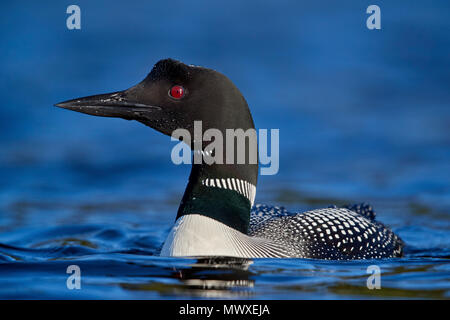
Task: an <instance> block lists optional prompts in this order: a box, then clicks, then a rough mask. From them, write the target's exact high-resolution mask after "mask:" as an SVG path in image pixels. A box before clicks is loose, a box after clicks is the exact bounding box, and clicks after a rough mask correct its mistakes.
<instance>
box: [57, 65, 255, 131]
mask: <svg viewBox="0 0 450 320" xmlns="http://www.w3.org/2000/svg"><path fill="white" fill-rule="evenodd" d="M56 106H57V107H61V108H64V109H69V110H73V111H78V112H82V113H86V114H89V115H94V116H102V117H117V118H123V119H127V120H137V121H139V122H142V123H143V124H145V125H147V126H149V127H151V128H153V129H156V130H158V131H160V132H162V133H164V134H166V135H169V136H170V135H172V133H173V131H174V130H176V129H186V130H188V131H189V132H190V134H191V136H193V135H194V132H193V125H194V121H202V129H203V130H204V131H205V130H207V129H210V128H214V129H219V130H221V131H223V130H225V129H237V128H241V129H244V130H247V129H249V128H254V125H253V120H252V116H251V114H250V111H249V108H248V105H247V102H246V101H245V99H244V97H243V96H242V94H241V93H240V91H239V89H238V88H237V87H236V86H235V85H234V84H233V82H231V80H230V79H228V78H227V77H226V76H225V75H223V74H221V73H219V72H217V71H215V70H212V69H207V68H203V67H198V66H193V65H186V64H184V63H182V62H180V61H176V60H173V59H165V60H160V61H159V62H157V63H156V64H155V66H154V67H153V69H152V70H151V72H150V73H149V74H148V75H147V77H146V78H145V79H144V80H143V81H141V82H140V83H138V84H137V85H135V86H133V87H131V88H129V89H126V90H123V91H118V92H113V93H107V94H99V95H93V96H88V97H82V98H77V99H73V100H68V101H64V102H61V103H58V104H56ZM224 133H225V132H224Z"/></svg>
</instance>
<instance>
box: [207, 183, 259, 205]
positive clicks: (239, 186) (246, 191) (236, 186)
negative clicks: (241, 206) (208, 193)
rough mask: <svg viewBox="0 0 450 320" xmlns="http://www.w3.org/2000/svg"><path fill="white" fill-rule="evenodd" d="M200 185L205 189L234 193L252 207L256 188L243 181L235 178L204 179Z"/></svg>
mask: <svg viewBox="0 0 450 320" xmlns="http://www.w3.org/2000/svg"><path fill="white" fill-rule="evenodd" d="M202 184H203V185H204V186H207V187H216V188H221V189H228V190H233V191H236V192H238V193H239V194H241V195H243V196H244V197H246V198H247V199H248V200H249V201H250V204H251V206H252V207H253V203H254V202H255V196H256V187H255V186H254V185H253V184H251V183H250V182H247V181H245V180H241V179H235V178H226V179H225V178H222V179H218V178H217V179H205V180H202Z"/></svg>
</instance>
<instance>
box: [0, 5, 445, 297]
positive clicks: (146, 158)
mask: <svg viewBox="0 0 450 320" xmlns="http://www.w3.org/2000/svg"><path fill="white" fill-rule="evenodd" d="M370 4H372V3H369V2H364V1H362V2H361V1H339V2H336V1H331V0H330V1H315V2H303V1H295V2H289V1H273V2H267V3H261V2H259V1H254V2H253V1H245V2H243V1H226V2H215V3H211V2H209V1H189V2H182V1H172V2H170V4H168V3H167V2H163V1H161V2H155V1H150V2H138V1H127V2H126V3H112V2H110V1H95V2H94V1H77V5H79V6H80V8H81V12H82V22H81V24H82V28H81V30H68V29H67V28H66V22H65V20H66V18H67V16H68V15H67V14H66V8H67V6H68V5H69V3H57V4H45V3H41V2H32V1H25V2H9V1H3V2H2V3H1V5H0V8H1V10H0V15H1V18H0V21H1V22H0V23H1V24H2V28H0V37H1V41H2V46H1V50H0V66H1V68H0V75H1V77H0V93H1V97H2V101H1V104H0V128H1V129H0V298H1V299H53V298H62V299H186V298H239V299H241V298H248V299H378V298H388V299H398V298H407V299H408V298H430V299H448V298H450V263H449V262H450V260H449V258H450V37H449V35H450V20H449V19H448V14H449V12H450V10H449V9H450V5H449V3H448V1H444V0H442V1H431V2H428V1H395V2H393V1H377V3H376V4H377V5H379V6H380V8H381V12H382V13H381V16H382V29H381V30H373V31H372V30H368V29H367V28H366V24H365V20H366V18H367V17H368V15H367V14H366V13H365V10H366V8H367V6H368V5H370ZM166 57H172V58H176V59H179V60H182V61H184V62H186V63H189V64H195V65H203V66H207V67H210V68H213V69H216V70H218V71H220V72H222V73H224V74H226V75H227V76H228V77H229V78H230V79H231V80H232V81H233V82H234V83H235V84H236V85H237V87H238V88H239V89H240V90H241V91H242V93H243V94H244V96H245V97H246V99H247V101H248V103H249V105H250V108H251V111H252V114H253V118H254V120H255V124H256V126H257V128H267V129H271V128H277V129H280V170H279V173H278V174H276V175H273V176H261V177H260V178H259V181H258V192H257V194H256V202H257V203H266V204H272V205H280V206H285V207H287V208H288V209H289V210H291V211H298V212H300V211H304V210H309V209H313V208H320V207H326V206H328V205H330V204H336V205H341V204H346V203H358V202H368V203H371V204H372V205H373V206H374V208H375V210H376V212H377V219H378V220H379V221H382V222H383V223H385V224H387V225H389V226H391V227H392V229H393V230H394V231H395V232H396V233H397V234H398V235H399V236H400V237H401V238H402V239H403V240H404V241H405V243H406V248H405V257H403V258H399V259H385V260H371V261H348V262H341V261H339V262H337V261H319V260H309V259H253V260H251V261H248V260H242V259H233V260H224V259H220V258H217V259H210V260H205V259H179V258H162V257H159V256H158V255H157V253H158V250H159V248H160V246H161V244H162V243H163V241H164V239H165V237H166V236H167V234H168V231H169V229H170V227H171V225H172V224H173V222H174V219H175V216H176V210H177V208H178V204H179V201H180V199H181V197H182V194H183V191H184V188H185V186H186V183H187V178H188V175H189V171H190V168H189V167H188V166H186V165H181V166H176V165H174V164H173V163H172V162H171V159H170V152H171V149H172V147H173V146H174V142H171V141H170V138H169V137H166V136H163V135H161V134H159V133H157V132H155V131H153V130H151V129H149V128H147V127H145V126H143V125H141V124H139V123H137V122H133V121H124V120H120V119H109V118H96V117H90V116H86V115H82V114H77V113H74V112H69V111H66V110H61V109H57V108H55V107H53V104H54V103H57V102H60V101H63V100H67V99H71V98H75V97H80V96H86V95H91V94H96V93H102V92H112V91H117V90H122V89H125V88H127V87H130V86H132V85H134V84H136V83H137V82H139V81H141V80H142V79H143V78H144V77H145V76H146V74H147V73H148V72H149V71H150V69H151V67H152V66H153V64H154V63H155V62H157V61H158V60H159V59H161V58H166ZM70 265H77V266H79V267H80V269H81V279H82V280H81V285H82V288H81V290H69V289H68V288H67V286H66V280H67V278H68V276H69V275H68V274H67V273H66V270H67V267H68V266H70ZM370 265H377V266H379V267H380V269H381V289H380V290H369V289H368V288H367V286H366V281H367V278H368V276H369V274H368V273H367V267H368V266H370Z"/></svg>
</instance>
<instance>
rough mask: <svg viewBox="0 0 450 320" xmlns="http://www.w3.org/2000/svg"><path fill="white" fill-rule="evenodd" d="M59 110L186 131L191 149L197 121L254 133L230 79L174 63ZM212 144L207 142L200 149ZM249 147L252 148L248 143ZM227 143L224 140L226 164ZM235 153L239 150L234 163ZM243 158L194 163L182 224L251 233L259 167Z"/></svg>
mask: <svg viewBox="0 0 450 320" xmlns="http://www.w3.org/2000/svg"><path fill="white" fill-rule="evenodd" d="M56 106H57V107H60V108H64V109H69V110H73V111H78V112H82V113H86V114H89V115H94V116H102V117H117V118H123V119H126V120H137V121H139V122H141V123H143V124H145V125H147V126H149V127H151V128H153V129H156V130H157V131H160V132H162V133H164V134H166V135H169V136H170V135H172V133H173V132H174V131H175V130H177V129H185V130H188V131H189V133H190V135H191V137H194V139H192V140H191V143H190V147H191V148H192V149H194V140H195V132H194V122H195V121H201V123H202V131H203V132H205V131H206V130H208V129H216V130H219V131H220V132H221V133H222V136H223V137H226V131H227V129H234V130H236V129H242V130H243V131H247V130H248V129H254V124H253V119H252V116H251V113H250V110H249V108H248V105H247V102H246V101H245V99H244V97H243V96H242V94H241V92H240V91H239V89H238V88H237V87H236V86H235V85H234V84H233V83H232V82H231V80H230V79H228V78H227V77H226V76H224V75H223V74H221V73H219V72H217V71H215V70H212V69H208V68H204V67H199V66H193V65H186V64H184V63H182V62H180V61H176V60H173V59H165V60H161V61H159V62H157V63H156V64H155V65H154V67H153V69H152V70H151V72H150V73H149V74H148V75H147V77H146V78H145V79H144V80H142V81H141V82H140V83H138V84H137V85H135V86H133V87H131V88H129V89H126V90H123V91H117V92H113V93H106V94H99V95H92V96H88V97H82V98H77V99H73V100H68V101H64V102H61V103H58V104H56ZM208 143H209V142H205V141H203V142H202V144H201V148H204V147H205V146H206V145H207V144H208ZM245 143H247V144H245V149H247V147H248V143H249V142H248V141H246V142H245ZM225 144H226V142H225V139H224V141H223V149H224V151H223V158H224V159H225V158H226V151H227V150H226V146H225ZM236 148H237V146H236V145H235V146H234V151H233V154H234V157H235V159H236V157H237V155H236V153H237V152H236ZM194 150H197V149H194ZM201 151H203V149H202V150H201ZM244 153H245V161H244V162H243V163H242V162H241V163H239V161H234V162H232V163H231V164H229V163H228V162H227V161H225V160H223V162H222V163H220V164H217V163H214V164H204V163H202V164H195V163H194V165H193V166H192V171H191V175H190V177H189V183H188V186H187V188H186V191H185V194H184V196H183V199H182V201H181V204H180V207H179V209H178V215H177V219H178V218H179V217H181V216H183V215H187V214H192V213H201V214H202V215H205V216H208V217H211V218H213V219H216V220H218V221H220V222H223V223H225V224H226V225H228V226H230V227H232V228H234V229H237V230H240V231H242V232H246V231H247V229H248V224H249V219H250V208H251V206H252V205H253V201H254V197H255V192H256V182H257V176H258V164H257V162H256V163H254V162H252V163H250V161H247V160H248V159H249V158H250V156H249V154H248V153H247V152H246V150H244Z"/></svg>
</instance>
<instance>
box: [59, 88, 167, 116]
mask: <svg viewBox="0 0 450 320" xmlns="http://www.w3.org/2000/svg"><path fill="white" fill-rule="evenodd" d="M127 96H128V95H127V90H125V91H118V92H113V93H107V94H99V95H95V96H89V97H83V98H77V99H73V100H68V101H64V102H60V103H57V104H55V106H56V107H60V108H63V109H68V110H73V111H77V112H81V113H86V114H89V115H93V116H99V117H114V118H123V119H127V120H147V119H150V118H151V116H150V114H151V112H152V111H155V110H161V108H160V107H158V106H151V105H147V104H143V103H139V102H136V101H131V100H129V98H128V97H127Z"/></svg>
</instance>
